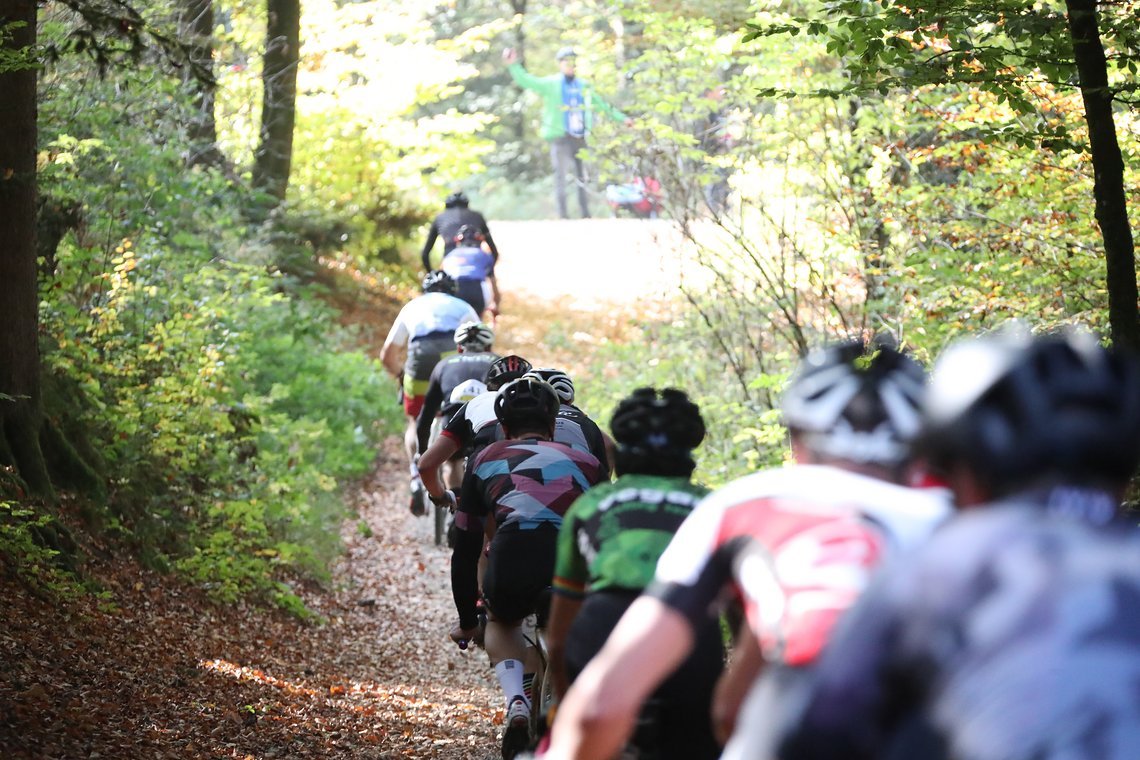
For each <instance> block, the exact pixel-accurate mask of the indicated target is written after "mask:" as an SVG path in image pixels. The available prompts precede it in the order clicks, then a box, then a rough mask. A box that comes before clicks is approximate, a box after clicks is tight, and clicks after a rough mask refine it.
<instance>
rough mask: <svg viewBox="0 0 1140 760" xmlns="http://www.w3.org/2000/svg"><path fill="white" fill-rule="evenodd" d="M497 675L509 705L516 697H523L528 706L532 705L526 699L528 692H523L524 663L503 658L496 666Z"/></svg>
mask: <svg viewBox="0 0 1140 760" xmlns="http://www.w3.org/2000/svg"><path fill="white" fill-rule="evenodd" d="M495 675H496V676H498V677H499V688H501V689H502V690H503V696H505V697H506V698H507V707H508V708H509V707H510V706H511V701H512V700H514V699H515V698H516V697H521V698H522V700H523V701H524V702H526V706H527V707H528V708H529V707H530V702H528V701H527V699H526V694H525V693H524V692H523V664H522V662H521V661H519V660H503V661H502V662H500V663H499V664H498V665H496V666H495Z"/></svg>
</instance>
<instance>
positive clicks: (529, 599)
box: [483, 523, 558, 623]
mask: <svg viewBox="0 0 1140 760" xmlns="http://www.w3.org/2000/svg"><path fill="white" fill-rule="evenodd" d="M557 553H558V527H557V526H556V525H554V524H553V523H552V524H550V525H544V526H541V527H538V528H535V529H534V530H519V529H517V528H516V529H511V528H510V527H508V528H506V529H503V530H500V531H499V532H497V533H496V534H495V537H494V538H493V539H491V551H490V553H489V554H488V555H487V569H486V571H485V572H484V573H483V598H484V599H485V600H486V602H487V608H488V609H489V610H490V611H491V614H492V615H494V616H495V618H496V619H497V620H500V621H502V622H504V623H515V622H518V621H519V620H522V619H523V618H525V617H526V616H527V615H529V614H531V613H532V612H534V611H535V609H536V607H537V606H538V603H539V601H541V598H542V596H543V592H545V591H546V589H547V588H549V586H550V581H551V579H552V578H553V577H554V558H555V555H556V554H557Z"/></svg>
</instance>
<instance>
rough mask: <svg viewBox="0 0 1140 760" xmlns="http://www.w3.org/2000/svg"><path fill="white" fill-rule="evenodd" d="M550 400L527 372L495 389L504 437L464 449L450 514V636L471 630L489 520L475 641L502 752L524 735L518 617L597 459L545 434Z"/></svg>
mask: <svg viewBox="0 0 1140 760" xmlns="http://www.w3.org/2000/svg"><path fill="white" fill-rule="evenodd" d="M558 405H559V401H558V395H557V394H556V393H555V392H554V389H553V388H551V387H550V386H549V385H547V384H546V383H544V382H542V381H541V380H536V379H534V378H520V379H519V380H515V381H513V382H511V383H508V384H507V385H505V386H503V387H502V388H501V389H500V390H499V393H498V395H497V397H496V398H495V416H496V417H497V418H498V420H499V422H500V423H501V424H502V426H503V429H504V431H505V432H506V435H507V436H508V437H507V439H506V440H502V441H496V442H494V443H491V444H490V445H488V446H487V447H486V448H484V449H483V450H482V451H480V452H479V453H478V454H476V455H475V456H474V457H472V459H471V463H470V465H469V466H468V468H467V474H466V475H465V476H464V478H463V490H462V495H461V497H460V500H459V508H458V511H457V512H456V517H455V525H456V528H457V529H458V533H457V536H456V539H455V549H454V552H453V554H452V558H451V585H452V593H453V596H454V598H455V607H456V610H457V611H458V613H459V624H458V625H457V626H456V627H455V628H454V629H453V630H452V631H451V637H452V639H453V640H455V641H457V642H458V641H468V640H471V639H473V638H474V637H475V636H476V634H477V633H478V618H477V609H476V600H477V597H478V591H479V589H478V580H477V576H476V572H477V564H478V561H479V555H480V554H481V550H482V547H483V535H484V530H485V525H484V523H485V522H487V521H493V522H494V524H495V530H494V538H493V539H492V540H491V546H490V551H489V553H488V557H487V568H486V572H485V573H484V576H483V597H484V600H485V602H486V606H487V611H488V621H487V628H486V632H485V634H484V642H485V644H484V646H485V648H486V650H487V655H488V656H489V657H490V659H491V664H492V665H493V666H494V668H495V674H496V675H497V676H498V679H499V685H500V686H501V688H502V690H503V696H504V698H505V700H506V704H507V715H506V727H505V729H504V731H503V746H502V750H503V757H504V759H505V760H510V758H512V757H514V756H515V755H516V754H518V753H519V752H521V751H522V750H523V749H525V748H526V745H527V743H528V741H529V724H530V696H529V695H528V694H527V693H526V688H525V687H526V683H527V681H528V676H529V680H530V681H533V677H534V673H535V671H536V669H537V667H536V663H534V662H533V655H532V657H531V660H532V662H531V663H530V664H527V665H526V666H525V667H524V661H526V660H527V659H528V656H527V646H526V640H525V638H524V637H523V634H522V630H521V628H520V624H521V623H522V621H523V619H524V618H526V617H527V616H528V615H530V614H532V613H534V612H535V611H536V607H537V604H538V602H539V599H540V597H541V596H542V594H543V593H544V592H545V590H546V588H547V587H548V586H549V585H550V581H551V576H552V575H553V573H554V558H555V554H556V543H557V538H558V528H559V526H560V525H561V524H562V515H563V514H564V513H565V512H566V510H567V509H568V508H569V506H570V504H571V503H572V502H573V501H574V499H576V498H577V497H578V496H579V495H581V494H582V493H583V492H584V491H585V490H586V489H588V488H589V487H590V486H592V485H594V484H595V483H597V482H598V481H599V480H600V479H601V470H600V465H599V464H598V460H597V459H595V458H594V457H592V456H590V455H589V454H587V453H584V452H580V451H575V450H574V449H571V448H570V447H569V446H565V445H563V444H561V443H555V442H554V441H552V440H551V436H552V435H553V434H554V419H555V415H556V414H557V413H558Z"/></svg>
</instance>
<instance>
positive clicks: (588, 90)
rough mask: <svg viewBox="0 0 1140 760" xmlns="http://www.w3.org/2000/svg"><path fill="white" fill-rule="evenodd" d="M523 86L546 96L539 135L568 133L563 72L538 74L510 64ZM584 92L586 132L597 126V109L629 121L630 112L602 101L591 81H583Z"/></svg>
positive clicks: (546, 137) (550, 137) (552, 136)
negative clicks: (563, 102) (564, 105)
mask: <svg viewBox="0 0 1140 760" xmlns="http://www.w3.org/2000/svg"><path fill="white" fill-rule="evenodd" d="M507 71H508V72H510V74H511V79H514V80H515V82H516V83H517V84H518V86H519V87H522V88H523V89H525V90H533V91H534V92H537V93H538V95H539V97H541V98H542V128H541V129H540V130H539V134H540V135H542V139H544V140H556V139H558V138H559V137H563V136H565V134H566V119H565V118H564V115H563V108H562V74H554V75H552V76H548V77H536V76H535V75H534V74H531V73H529V72H528V71H527V70H526V69H524V68H523V67H522V64H520V63H512V64H511V65H510V66H508V67H507ZM582 95H583V97H584V98H585V100H586V132H587V133H588V132H589V131H590V129H591V127H593V126H594V111H595V110H598V111H601V112H603V113H604V114H606V115H607V116H609V117H610V118H611V119H613V120H615V121H625V119H626V115H625V114H623V113H622V112H621V111H619V110H617V109H616V108H614V107H613V106H611V105H610V104H609V103H607V102H606V101H604V100H602V99H601V97H599V96H598V94H597V93H596V92H594V88H593V86H592V85H590V84H589V83H588V82H582Z"/></svg>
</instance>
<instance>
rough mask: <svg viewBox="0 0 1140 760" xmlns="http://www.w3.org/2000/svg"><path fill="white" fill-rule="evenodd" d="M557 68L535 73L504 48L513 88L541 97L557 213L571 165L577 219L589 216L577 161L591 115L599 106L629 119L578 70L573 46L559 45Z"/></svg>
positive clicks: (563, 207)
mask: <svg viewBox="0 0 1140 760" xmlns="http://www.w3.org/2000/svg"><path fill="white" fill-rule="evenodd" d="M555 58H556V59H557V61H558V70H559V73H557V74H554V75H551V76H546V77H538V76H535V75H533V74H531V73H530V72H528V71H527V70H526V69H524V68H523V66H522V64H521V63H519V56H518V53H517V52H515V51H514V50H512V49H510V48H507V49H506V50H504V51H503V60H504V61H505V62H506V63H507V71H508V72H509V73H510V75H511V78H512V79H514V80H515V83H516V84H518V86H519V87H522V88H523V89H526V90H531V91H532V92H535V93H537V94H538V96H539V97H540V98H542V127H541V130H540V134H541V135H542V139H544V140H546V141H547V142H548V143H550V163H551V166H552V167H553V168H554V200H555V202H556V203H557V204H558V216H559V217H561V218H562V219H567V218H569V216H570V214H569V213H568V211H567V208H566V175H567V173H569V172H570V171H571V169H572V170H573V173H574V179H575V181H576V183H577V185H578V205H579V206H580V207H581V209H582V218H583V219H586V218H588V217H589V216H590V206H589V198H588V197H587V194H586V169H585V166H584V165H583V163H582V151H583V150H584V149H585V147H586V135H587V134H588V133H589V131H590V128H591V127H592V126H593V123H594V114H595V112H597V111H601V112H602V113H604V114H606V115H607V116H609V117H610V118H612V119H614V120H616V121H624V122H627V123H628V122H629V118H628V117H627V116H626V115H625V114H623V113H622V112H621V111H618V110H617V109H616V108H614V107H613V106H611V105H610V104H608V103H606V101H604V100H602V98H600V97H599V96H598V94H597V92H595V91H594V88H593V86H592V85H591V84H590V83H588V82H585V81H583V80H582V79H581V78H580V77H579V76H578V75H577V70H576V64H577V61H578V54H577V53H576V52H575V51H574V48H570V47H564V48H562V49H561V50H559V51H558V54H557V55H556V56H555Z"/></svg>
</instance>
